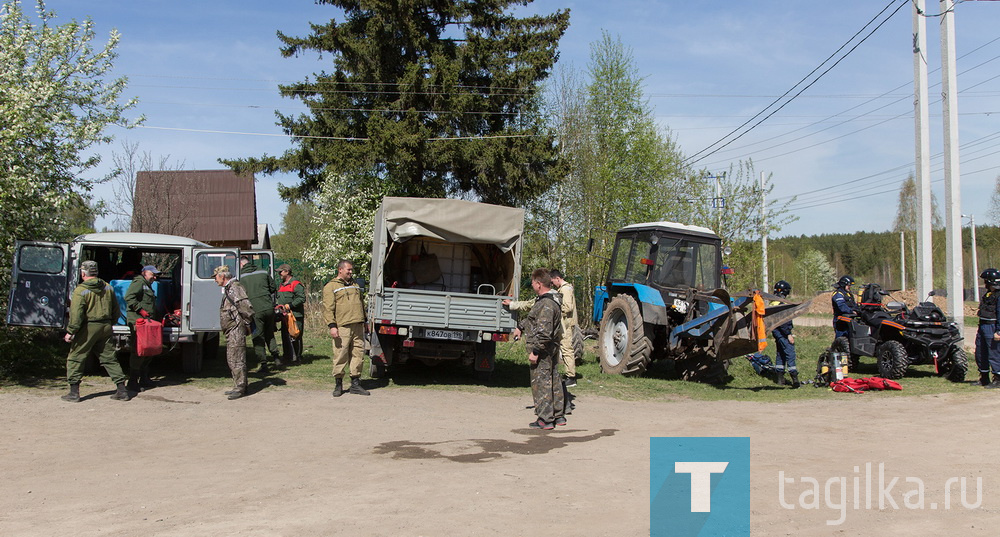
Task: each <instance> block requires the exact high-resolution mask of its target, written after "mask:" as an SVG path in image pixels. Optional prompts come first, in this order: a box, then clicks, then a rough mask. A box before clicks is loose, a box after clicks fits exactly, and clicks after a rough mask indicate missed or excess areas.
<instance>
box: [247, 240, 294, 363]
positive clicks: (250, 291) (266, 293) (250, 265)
mask: <svg viewBox="0 0 1000 537" xmlns="http://www.w3.org/2000/svg"><path fill="white" fill-rule="evenodd" d="M240 284H241V285H243V288H244V289H246V290H247V296H248V297H250V304H252V305H253V311H254V323H255V324H256V325H257V331H256V332H255V333H253V334H252V335H251V338H252V339H253V350H254V354H256V355H257V358H258V359H259V360H260V369H258V370H257V372H258V373H261V374H264V375H266V374H268V373H270V368H268V366H267V355H268V353H270V355H271V359H272V360H274V365H275V366H277V367H278V368H281V367H282V366H283V365H284V364H282V363H281V358H280V357H279V356H278V343H277V342H276V341H275V340H274V293H276V292H277V291H278V287H277V286H276V285H275V284H274V278H272V277H271V271H269V270H266V269H263V268H260V267H259V266H258V265H257V264H256V263H254V262H253V261H251V260H250V258H249V257H247V256H242V257H240Z"/></svg>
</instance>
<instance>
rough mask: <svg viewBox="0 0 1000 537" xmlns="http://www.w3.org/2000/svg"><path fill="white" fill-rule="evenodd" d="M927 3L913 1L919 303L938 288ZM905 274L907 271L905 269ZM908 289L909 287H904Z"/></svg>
mask: <svg viewBox="0 0 1000 537" xmlns="http://www.w3.org/2000/svg"><path fill="white" fill-rule="evenodd" d="M924 13H925V11H924V0H914V1H913V93H914V99H913V107H914V110H913V111H914V114H913V117H914V123H915V128H916V144H915V145H916V178H915V179H916V187H917V229H916V230H915V231H916V243H917V255H916V258H917V273H916V288H917V300H918V301H920V300H923V299H924V298H926V297H927V293H929V292H930V291H931V287H932V286H933V285H934V283H933V282H934V280H933V274H932V270H933V269H932V259H931V253H932V250H931V142H930V127H929V125H930V112H929V110H928V108H929V104H928V102H929V101H928V96H927V92H928V89H927V56H925V54H926V51H927V19H926V18H925V17H924ZM904 270H905V269H904ZM904 287H905V286H904Z"/></svg>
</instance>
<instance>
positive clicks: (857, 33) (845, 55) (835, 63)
mask: <svg viewBox="0 0 1000 537" xmlns="http://www.w3.org/2000/svg"><path fill="white" fill-rule="evenodd" d="M897 1H898V0H892V1H890V2H889V3H888V4H887V5H886V6H885V7H884V8H882V11H880V12H879V13H878V14H877V15H875V17H873V18H872V19H871V20H870V21H868V22H867V23H866V24H865V25H864V26H863V27H862V28H861V29H860V30H858V31H857V32H856V33H855V34H854V35H853V36H851V38H850V39H848V40H847V42H845V43H844V44H843V45H841V46H840V47H839V48H838V49H837V50H835V51H834V52H833V54H831V55H830V56H828V57H827V58H826V59H825V60H823V62H822V63H820V64H819V65H817V66H816V67H815V68H814V69H813V70H812V71H810V72H809V73H808V74H807V75H806V76H804V77H802V79H801V80H799V81H798V82H796V83H795V85H794V86H792V87H791V88H789V89H788V91H786V92H785V93H783V94H782V95H781V97H779V98H777V99H775V100H774V101H772V102H771V104H769V105H767V106H766V107H765V108H764V109H763V110H761V111H760V112H758V113H757V114H756V115H754V116H753V117H752V118H750V119H748V120H747V121H746V122H745V123H743V125H741V126H740V127H739V128H737V129H734V130H733V131H732V132H730V133H729V134H727V135H725V136H723V137H722V138H720V139H719V140H717V141H715V142H713V143H712V144H711V145H709V146H708V147H706V148H704V149H702V150H700V151H698V152H697V153H695V154H693V155H691V156H690V157H688V158H687V159H685V161H684V162H685V164H687V163H688V161H690V164H694V163H696V162H698V161H700V160H703V159H705V157H707V156H709V155H711V154H713V153H715V152H717V151H718V150H720V149H722V148H723V147H726V146H727V145H729V144H731V143H733V142H735V141H736V140H738V139H739V138H741V137H742V136H743V135H745V134H746V133H748V132H750V131H751V130H753V129H754V127H756V126H757V125H760V124H761V123H762V122H763V121H765V120H767V119H768V118H769V117H771V116H773V115H774V114H776V113H777V112H778V111H779V110H781V109H782V108H784V107H785V106H786V105H787V104H788V103H790V102H792V101H793V100H795V98H796V97H797V96H798V95H799V94H801V93H802V92H803V91H805V90H807V89H809V87H810V86H812V85H813V84H815V83H816V82H817V81H819V79H820V78H822V77H823V75H825V74H826V73H828V72H830V70H831V69H833V68H834V67H836V66H837V64H839V63H840V62H841V61H842V60H843V59H844V58H846V57H847V56H849V55H850V54H851V52H853V51H854V50H855V49H856V48H857V47H858V46H860V45H861V44H862V43H864V42H865V41H866V40H867V39H868V38H869V37H871V35H872V34H874V33H875V32H876V31H877V30H878V29H879V28H881V27H882V25H883V24H885V23H886V22H887V21H888V20H889V19H890V18H892V16H893V15H895V14H896V13H897V12H899V10H900V9H901V8H902V7H903V6H904V5H906V2H905V0H904V2H903V3H900V5H899V7H897V8H896V10H895V11H893V12H892V13H891V14H890V15H889V16H888V17H886V18H885V20H883V21H882V22H881V23H879V24H878V25H877V26H876V27H875V28H874V29H873V30H872V31H871V32H870V33H869V34H868V35H867V36H865V37H864V38H862V39H861V41H859V42H858V43H857V44H856V45H854V46H853V47H852V48H851V49H850V50H848V51H847V53H845V54H844V55H843V56H841V58H840V59H838V60H837V61H836V62H834V63H833V65H831V66H830V67H828V68H827V69H826V70H825V71H823V72H822V73H820V74H819V76H817V77H816V78H815V79H814V80H813V81H812V82H810V83H809V84H808V85H806V86H805V87H804V88H802V89H801V90H800V91H799V92H798V94H796V95H793V96H792V97H791V98H789V99H788V100H787V101H785V103H784V104H782V105H781V106H779V107H778V108H777V109H775V110H773V111H772V112H770V113H769V114H767V115H766V116H764V117H763V118H762V119H761V120H760V121H758V122H757V123H756V124H754V125H753V126H751V127H749V128H748V129H747V130H745V131H743V132H742V133H740V134H739V135H737V136H736V137H735V138H733V139H732V140H729V141H728V142H725V143H724V144H723V145H721V146H720V147H718V148H716V149H714V150H712V148H713V147H715V146H717V145H719V144H720V143H723V142H724V141H725V140H726V138H729V137H730V136H732V135H733V134H735V133H736V132H738V131H739V130H740V129H742V128H743V127H745V126H746V125H748V124H749V123H751V122H752V121H753V120H754V119H756V118H758V117H760V116H761V115H762V114H764V113H765V112H767V111H768V110H769V109H770V108H772V107H773V106H775V105H776V104H778V102H780V101H781V100H782V99H784V98H785V97H786V96H787V95H788V94H789V93H791V92H792V91H794V90H795V88H797V87H799V86H800V85H801V84H802V83H804V82H805V81H806V80H808V79H809V77H811V76H812V75H813V74H814V73H815V72H816V71H818V70H820V69H821V68H822V67H823V66H824V65H826V64H827V63H828V62H829V61H830V60H831V59H833V58H834V57H835V56H836V55H837V54H839V53H840V51H842V50H843V49H844V48H845V47H847V46H848V45H849V44H850V43H851V42H852V41H854V39H855V38H857V37H858V35H860V34H861V33H862V32H864V31H865V29H867V28H868V27H869V26H871V25H872V24H873V23H874V22H875V21H876V20H878V18H879V17H881V16H882V14H883V13H885V12H886V11H887V10H888V9H889V8H890V7H892V4H893V3H895V2H897ZM709 150H711V151H710V152H708V153H706V151H709ZM702 153H705V154H704V155H702ZM698 155H702V156H701V157H699V158H695V157H698ZM692 159H693V160H692Z"/></svg>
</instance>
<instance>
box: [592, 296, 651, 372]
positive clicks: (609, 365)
mask: <svg viewBox="0 0 1000 537" xmlns="http://www.w3.org/2000/svg"><path fill="white" fill-rule="evenodd" d="M598 341H599V345H598V350H599V351H600V355H601V371H603V372H604V373H607V374H611V375H629V376H637V375H641V374H643V373H645V372H646V366H648V365H649V362H650V356H651V355H652V351H653V342H652V341H650V340H649V338H648V337H646V334H645V330H644V329H643V325H642V313H640V311H639V305H638V304H636V302H635V299H634V298H632V297H631V296H628V295H618V296H616V297H614V298H612V299H611V302H610V303H608V307H607V309H606V310H605V311H604V319H602V320H601V331H600V334H599V335H598Z"/></svg>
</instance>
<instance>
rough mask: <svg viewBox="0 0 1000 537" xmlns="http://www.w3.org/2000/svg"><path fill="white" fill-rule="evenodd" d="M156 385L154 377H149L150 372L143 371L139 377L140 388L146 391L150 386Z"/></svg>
mask: <svg viewBox="0 0 1000 537" xmlns="http://www.w3.org/2000/svg"><path fill="white" fill-rule="evenodd" d="M155 387H156V383H155V382H153V379H151V378H149V373H148V372H146V373H143V374H142V375H141V376H140V377H139V389H141V390H142V391H146V390H148V389H150V388H155Z"/></svg>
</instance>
